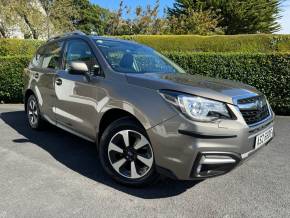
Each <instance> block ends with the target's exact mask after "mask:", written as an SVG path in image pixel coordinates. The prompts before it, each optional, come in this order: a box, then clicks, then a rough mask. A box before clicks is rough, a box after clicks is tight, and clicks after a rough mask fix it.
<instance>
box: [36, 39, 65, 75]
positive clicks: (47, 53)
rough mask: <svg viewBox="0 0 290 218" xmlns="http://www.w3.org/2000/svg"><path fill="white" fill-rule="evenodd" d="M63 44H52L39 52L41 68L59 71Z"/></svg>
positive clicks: (60, 42)
mask: <svg viewBox="0 0 290 218" xmlns="http://www.w3.org/2000/svg"><path fill="white" fill-rule="evenodd" d="M62 46H63V42H62V41H59V42H53V43H50V44H48V45H46V46H45V47H43V49H41V50H40V58H39V59H40V60H39V61H40V62H42V65H41V66H42V68H49V69H56V70H57V69H60V65H61V50H62Z"/></svg>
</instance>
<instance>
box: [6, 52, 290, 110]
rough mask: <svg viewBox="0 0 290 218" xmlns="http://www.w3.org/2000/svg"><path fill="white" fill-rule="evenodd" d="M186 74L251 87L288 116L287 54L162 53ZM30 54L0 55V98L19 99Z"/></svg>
mask: <svg viewBox="0 0 290 218" xmlns="http://www.w3.org/2000/svg"><path fill="white" fill-rule="evenodd" d="M163 54H165V55H166V56H168V57H169V58H170V59H172V60H173V61H175V62H176V63H178V64H179V65H180V66H182V67H183V68H184V69H185V70H187V72H188V73H191V74H201V75H205V76H211V77H218V78H224V79H231V80H237V81H241V82H244V83H247V84H249V85H252V86H255V87H256V88H258V89H259V90H261V91H262V92H263V93H265V94H266V96H267V97H268V99H269V101H270V104H271V105H272V106H273V109H274V111H275V112H276V113H278V114H288V115H290V86H289V84H290V67H289V66H290V53H269V54H261V53H252V54H243V53H193V52H163ZM30 58H31V57H30V56H16V57H15V56H14V57H11V56H10V57H0V101H4V102H20V101H21V100H22V93H21V92H22V87H23V78H22V73H23V69H24V68H25V67H26V66H27V65H28V62H29V60H30Z"/></svg>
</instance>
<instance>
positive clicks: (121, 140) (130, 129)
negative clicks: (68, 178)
mask: <svg viewBox="0 0 290 218" xmlns="http://www.w3.org/2000/svg"><path fill="white" fill-rule="evenodd" d="M99 155H100V160H101V163H102V166H103V167H104V169H105V171H106V172H107V173H108V174H109V175H110V176H111V177H112V178H113V179H115V180H116V181H118V182H120V183H122V184H125V185H131V186H144V185H148V184H150V183H152V182H153V181H155V180H156V179H157V173H156V171H155V166H154V153H153V149H152V146H151V143H150V141H149V140H148V137H147V134H146V131H145V130H144V129H143V127H142V126H140V125H139V124H138V123H137V122H136V121H134V120H133V119H130V118H122V119H119V120H117V121H114V122H113V123H111V124H110V125H109V126H108V127H107V128H106V130H105V131H104V133H103V135H102V137H101V140H100V152H99Z"/></svg>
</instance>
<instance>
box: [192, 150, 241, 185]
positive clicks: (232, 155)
mask: <svg viewBox="0 0 290 218" xmlns="http://www.w3.org/2000/svg"><path fill="white" fill-rule="evenodd" d="M203 155H217V156H218V155H226V156H229V157H231V158H233V159H235V160H236V164H235V165H234V166H233V167H232V168H231V169H229V170H228V171H226V172H224V173H222V174H218V175H210V176H200V175H197V174H196V170H197V167H198V164H199V162H200V160H201V158H202V156H203ZM242 162H243V160H242V158H241V155H239V154H237V153H234V152H214V151H209V152H200V153H199V154H198V155H197V158H196V160H195V162H194V165H193V167H192V171H191V173H190V177H191V178H200V179H202V178H204V179H206V178H212V177H216V176H221V175H224V174H226V173H228V172H230V171H232V170H233V169H234V168H236V167H237V166H238V165H240V164H241V163H242Z"/></svg>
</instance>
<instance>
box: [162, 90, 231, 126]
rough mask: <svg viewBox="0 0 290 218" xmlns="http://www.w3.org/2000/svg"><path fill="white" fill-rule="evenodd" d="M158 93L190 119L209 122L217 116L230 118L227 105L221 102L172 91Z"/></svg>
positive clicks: (217, 117)
mask: <svg viewBox="0 0 290 218" xmlns="http://www.w3.org/2000/svg"><path fill="white" fill-rule="evenodd" d="M160 94H161V96H162V97H163V98H164V99H165V100H166V101H168V102H170V103H171V104H173V105H174V106H175V107H177V108H178V109H179V110H180V111H181V112H182V113H183V114H184V115H186V116H187V117H189V118H190V119H192V120H196V121H204V122H209V121H213V120H216V119H219V118H224V119H230V118H231V115H230V113H229V111H228V109H227V106H226V105H225V104H224V103H222V102H219V101H214V100H209V99H206V98H202V97H198V96H191V95H186V94H182V93H178V92H173V91H164V90H162V91H160Z"/></svg>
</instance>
